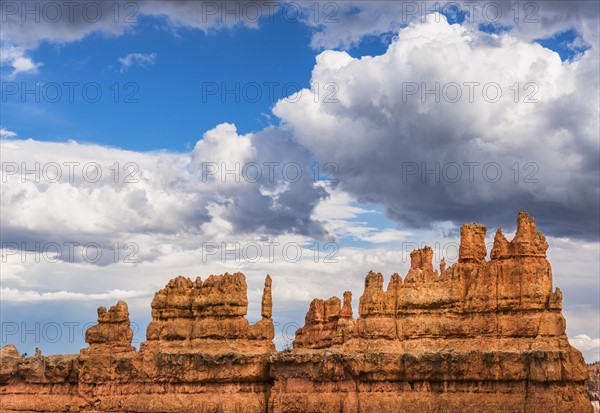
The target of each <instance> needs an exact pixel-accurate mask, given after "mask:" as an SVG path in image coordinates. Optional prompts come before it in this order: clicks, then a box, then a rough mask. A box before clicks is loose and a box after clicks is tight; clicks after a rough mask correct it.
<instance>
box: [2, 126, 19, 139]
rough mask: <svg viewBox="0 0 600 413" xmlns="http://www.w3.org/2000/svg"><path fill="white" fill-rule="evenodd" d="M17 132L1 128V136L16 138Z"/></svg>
mask: <svg viewBox="0 0 600 413" xmlns="http://www.w3.org/2000/svg"><path fill="white" fill-rule="evenodd" d="M15 136H17V134H16V133H15V132H13V131H11V130H8V129H5V128H0V138H14V137H15Z"/></svg>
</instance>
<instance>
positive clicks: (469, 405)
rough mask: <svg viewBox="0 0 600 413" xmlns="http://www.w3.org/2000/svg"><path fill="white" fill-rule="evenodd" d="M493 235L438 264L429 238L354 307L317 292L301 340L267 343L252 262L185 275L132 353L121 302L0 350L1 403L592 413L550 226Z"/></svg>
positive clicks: (370, 285)
mask: <svg viewBox="0 0 600 413" xmlns="http://www.w3.org/2000/svg"><path fill="white" fill-rule="evenodd" d="M485 235H486V228H485V227H483V226H481V225H477V224H470V225H465V226H463V228H462V229H461V245H460V248H459V259H458V263H456V264H455V265H452V266H450V267H448V268H446V264H445V261H443V260H442V263H441V264H440V270H439V271H438V270H434V268H433V262H432V259H433V251H432V250H431V248H428V247H426V248H423V249H419V250H416V251H413V252H412V253H411V267H410V269H409V272H408V274H407V275H406V276H405V277H404V279H402V277H401V276H400V275H398V274H394V275H392V276H391V278H390V280H389V282H388V285H387V287H385V288H384V277H383V275H382V274H380V273H374V272H370V273H369V274H368V275H367V277H366V279H365V287H364V292H363V294H362V296H361V297H360V300H359V305H358V313H359V314H358V318H357V319H355V318H354V317H353V313H352V294H351V293H350V292H349V291H347V292H345V293H344V295H343V299H342V300H340V299H339V298H337V297H332V298H329V299H327V300H320V299H315V300H313V301H312V302H311V303H310V307H309V310H308V312H307V314H306V320H305V326H304V327H302V328H300V329H299V330H298V331H297V332H296V339H295V341H294V349H293V350H292V351H284V352H276V351H275V347H274V345H273V337H274V329H273V322H272V319H271V317H272V311H273V309H272V292H271V283H272V280H271V278H270V277H269V276H267V278H266V280H265V286H264V291H263V297H262V310H261V314H262V320H260V321H259V322H257V323H256V324H253V325H251V324H249V323H248V321H247V320H246V318H245V315H246V312H247V305H248V299H247V293H246V280H245V277H244V276H243V274H240V273H236V274H225V275H220V276H210V277H208V278H207V279H206V280H204V281H202V280H201V279H200V278H197V279H196V280H194V281H192V280H190V279H189V278H185V277H177V278H175V279H173V280H171V281H169V283H168V284H167V285H166V286H165V288H163V289H162V290H160V291H158V292H157V293H156V294H155V296H154V299H153V301H152V322H151V323H150V325H149V326H148V328H147V332H146V336H147V341H146V342H144V343H142V344H141V346H140V350H139V351H137V350H136V349H135V348H134V347H132V346H131V339H132V330H131V328H130V325H129V313H128V309H127V304H125V303H124V302H122V301H120V302H118V303H117V304H116V305H115V306H113V307H111V308H110V309H109V310H106V308H105V307H100V308H99V309H98V324H97V325H96V326H93V327H91V328H90V329H89V330H88V331H87V333H86V342H87V343H88V344H89V347H87V348H85V349H82V350H81V352H80V354H78V355H65V356H42V355H41V353H40V352H36V355H35V356H33V357H21V356H20V355H19V352H18V350H17V349H16V347H14V346H12V345H8V346H6V347H4V348H2V349H0V410H1V411H3V412H4V411H6V412H17V411H19V412H23V411H27V412H31V411H86V412H92V411H103V412H122V411H127V412H244V413H246V412H303V413H304V412H347V413H359V412H360V413H363V412H365V413H368V412H373V413H379V412H386V411H387V412H407V413H411V412H414V413H417V412H418V413H433V412H436V413H443V412H456V413H466V412H478V413H480V412H483V413H485V412H490V413H492V412H493V413H497V412H507V413H508V412H510V413H513V412H514V413H525V412H527V413H538V412H539V413H542V412H543V413H547V412H554V413H562V412H564V413H567V412H568V413H590V412H591V411H592V405H591V403H590V401H589V399H588V395H587V389H586V385H585V381H586V380H587V379H588V372H587V369H586V366H585V364H584V362H583V358H582V356H581V353H580V352H579V351H578V350H576V349H574V348H573V347H571V346H570V344H569V342H568V340H567V337H566V334H565V320H564V318H563V316H562V314H561V303H562V295H561V292H560V290H559V289H556V290H554V289H553V287H552V272H551V268H550V264H549V263H548V261H547V260H546V249H547V247H548V245H547V243H546V240H545V238H544V236H543V235H542V234H541V233H540V232H537V229H536V226H535V222H534V220H533V218H531V217H529V216H528V215H527V214H526V213H520V214H519V216H518V222H517V233H516V235H515V237H514V238H513V240H512V241H510V242H509V241H508V240H507V239H506V237H505V236H504V234H502V231H501V230H500V229H498V231H497V232H496V236H495V240H494V246H493V248H492V251H491V254H490V257H491V260H490V261H486V256H487V250H486V246H485Z"/></svg>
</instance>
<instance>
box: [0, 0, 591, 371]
mask: <svg viewBox="0 0 600 413" xmlns="http://www.w3.org/2000/svg"><path fill="white" fill-rule="evenodd" d="M0 6H1V8H0V11H1V16H0V18H1V20H2V23H1V25H0V35H1V40H0V76H1V96H0V98H1V102H0V103H1V112H0V138H1V141H0V149H1V152H0V157H1V161H2V169H1V178H2V183H1V187H0V188H1V193H0V195H1V200H0V204H1V207H2V213H1V217H0V224H1V232H2V246H1V247H2V262H1V263H0V264H1V267H2V271H1V272H2V275H1V278H0V280H1V284H2V285H1V289H0V293H1V304H0V310H1V317H2V337H1V343H0V344H2V345H5V344H7V343H14V344H16V345H17V347H18V348H19V349H20V351H22V352H26V353H29V354H32V353H33V352H34V349H35V347H40V348H41V349H42V351H43V352H44V353H45V354H56V353H66V352H71V353H76V352H78V351H79V349H80V348H83V347H85V346H86V344H85V343H84V341H83V334H84V332H85V329H86V328H87V327H89V326H90V325H91V324H94V323H95V319H96V308H97V307H98V306H100V305H104V306H110V305H113V304H114V303H115V302H116V301H117V300H119V299H124V300H126V301H127V302H128V304H129V310H130V313H131V320H132V324H133V326H134V331H135V338H134V340H135V343H134V344H136V345H138V344H139V342H142V341H144V340H145V329H146V326H147V324H148V322H149V321H150V302H151V300H152V297H153V294H154V292H155V291H157V290H158V289H160V288H162V287H163V286H164V285H165V284H166V283H167V282H168V280H169V279H171V278H173V277H175V276H177V275H185V276H189V277H193V278H195V277H196V276H200V277H202V278H203V279H204V278H205V277H207V276H208V275H210V274H222V273H225V272H227V271H228V272H230V273H232V272H235V271H242V272H244V273H245V274H246V277H247V282H248V295H249V301H250V304H249V312H248V319H249V320H250V321H256V320H258V319H260V296H261V292H262V286H263V283H264V277H265V276H266V274H270V275H271V276H272V277H273V299H274V315H273V317H274V321H275V324H276V327H275V330H276V339H275V341H276V344H277V346H278V348H283V347H284V346H286V345H288V344H289V343H290V342H291V340H293V334H294V331H295V330H296V329H297V328H299V327H300V326H301V325H302V324H303V320H304V314H305V312H306V311H307V309H308V304H309V302H310V300H312V299H313V298H315V297H321V298H327V297H330V296H333V295H336V296H338V297H339V296H341V295H342V293H343V292H344V291H346V290H350V291H352V292H353V293H354V297H355V299H354V306H355V311H356V306H357V303H358V297H359V296H360V294H361V292H362V288H363V280H364V276H365V275H366V274H367V272H368V271H369V270H375V271H378V272H382V273H383V274H384V276H385V277H386V279H389V276H390V275H391V274H392V273H394V272H398V273H399V274H401V275H404V274H406V272H407V270H408V267H409V255H408V254H409V253H410V251H411V250H412V249H414V248H417V247H420V246H423V245H425V244H426V245H431V246H432V247H433V249H434V253H435V256H434V261H435V263H434V265H435V266H436V267H437V265H438V263H439V261H440V260H441V258H442V257H443V258H445V259H446V261H447V262H449V263H453V262H455V261H456V258H457V253H456V252H457V249H456V248H457V245H458V241H459V228H460V226H461V225H462V224H463V223H467V222H472V221H477V222H480V223H482V224H485V225H487V226H488V228H489V230H488V234H487V237H488V240H487V241H488V245H489V246H491V243H492V241H493V233H494V232H495V231H494V230H495V228H496V227H498V226H501V227H502V228H503V230H504V232H505V233H506V234H508V235H509V236H510V235H512V234H513V233H514V231H515V220H516V215H517V212H518V211H520V210H527V211H529V212H530V213H531V214H532V215H533V216H534V217H535V218H536V222H537V225H538V229H539V230H541V231H543V232H544V233H545V234H546V236H547V238H548V241H549V244H550V248H549V250H548V258H549V260H550V262H551V264H552V266H553V276H554V285H555V287H559V288H560V289H561V290H562V291H563V297H564V298H563V312H564V315H565V317H566V319H567V334H568V336H569V339H570V341H571V343H572V344H573V345H575V346H576V347H577V348H579V349H580V350H581V351H582V352H583V354H584V357H585V358H586V361H588V362H591V361H594V360H599V359H600V316H599V313H600V268H599V267H600V264H599V261H600V240H599V233H600V164H599V163H600V149H599V140H600V132H599V114H600V102H599V95H600V93H599V89H600V88H599V72H600V70H599V54H598V50H599V49H598V48H599V46H600V44H599V43H600V39H599V33H600V31H599V27H598V17H599V14H600V13H599V6H598V2H594V1H572V2H568V3H566V2H558V1H556V2H555V1H543V2H541V1H539V2H536V1H526V2H514V1H490V2H487V1H483V2H478V3H477V4H474V3H473V2H460V1H459V2H425V1H423V2H422V1H418V2H411V1H404V2H392V1H370V2H358V1H356V2H355V1H342V2H335V1H334V2H330V1H327V2H286V1H280V2H207V1H173V0H171V1H163V0H153V1H110V2H98V1H80V2H77V4H73V3H68V2H60V1H58V2H21V1H19V2H15V1H5V0H2V1H0ZM490 249H491V248H490V247H488V250H490Z"/></svg>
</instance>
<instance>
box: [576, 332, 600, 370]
mask: <svg viewBox="0 0 600 413" xmlns="http://www.w3.org/2000/svg"><path fill="white" fill-rule="evenodd" d="M569 342H570V343H571V344H572V345H573V346H574V347H576V348H577V349H578V350H580V351H581V352H582V353H583V356H584V358H585V360H586V362H587V363H592V362H594V361H600V338H591V337H590V336H587V335H585V334H578V335H576V336H575V337H573V338H569Z"/></svg>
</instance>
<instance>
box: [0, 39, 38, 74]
mask: <svg viewBox="0 0 600 413" xmlns="http://www.w3.org/2000/svg"><path fill="white" fill-rule="evenodd" d="M0 56H1V57H2V58H1V59H0V65H2V66H9V67H11V68H12V72H11V73H10V74H9V75H8V79H10V80H12V79H14V78H15V77H16V76H17V75H18V74H20V73H37V71H38V68H39V67H40V66H42V64H41V63H35V62H34V61H33V59H32V58H31V57H29V56H27V53H26V51H25V50H24V49H23V48H21V47H15V46H11V45H8V44H5V43H4V42H2V46H1V47H0Z"/></svg>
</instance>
